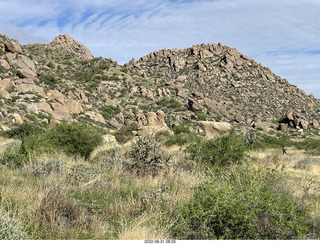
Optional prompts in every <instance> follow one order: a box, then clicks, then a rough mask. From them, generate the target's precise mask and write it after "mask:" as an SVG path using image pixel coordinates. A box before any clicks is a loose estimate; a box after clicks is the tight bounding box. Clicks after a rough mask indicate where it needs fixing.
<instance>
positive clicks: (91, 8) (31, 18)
mask: <svg viewBox="0 0 320 244" xmlns="http://www.w3.org/2000/svg"><path fill="white" fill-rule="evenodd" d="M65 33H68V34H69V35H70V36H72V37H73V38H74V39H76V40H78V41H80V42H81V43H83V44H84V45H85V46H86V47H88V48H89V50H90V51H91V52H92V53H93V55H94V56H96V57H104V58H112V59H113V60H115V61H117V62H118V63H119V64H121V65H122V64H124V63H127V62H129V61H130V60H131V59H132V58H135V59H139V58H140V57H142V56H144V55H147V54H148V53H150V52H153V51H157V50H160V49H163V48H167V49H170V48H178V49H180V48H185V47H191V46H192V45H194V44H201V43H218V42H221V43H222V44H224V45H227V46H229V47H233V48H236V49H237V50H238V51H239V52H241V53H243V54H245V55H247V56H249V57H251V58H253V59H254V60H255V61H257V62H259V63H261V64H262V65H264V66H266V67H269V68H270V69H271V70H272V71H273V72H274V73H275V74H276V75H279V76H281V77H283V78H286V79H287V80H288V81H289V83H291V84H293V85H296V86H298V87H299V88H300V89H302V90H304V91H305V92H306V93H307V94H310V93H313V94H314V95H315V96H316V97H317V98H320V1H319V0H134V1H130V0H41V1H39V0H10V1H9V0H0V34H5V35H7V36H8V37H10V38H15V39H18V40H19V41H20V44H29V43H49V42H51V41H52V40H53V39H54V38H55V37H56V36H58V35H62V34H65Z"/></svg>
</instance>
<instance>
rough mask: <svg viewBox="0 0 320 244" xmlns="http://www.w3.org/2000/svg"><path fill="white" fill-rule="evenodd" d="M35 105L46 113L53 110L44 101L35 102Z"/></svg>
mask: <svg viewBox="0 0 320 244" xmlns="http://www.w3.org/2000/svg"><path fill="white" fill-rule="evenodd" d="M37 107H38V109H39V110H40V111H44V112H46V113H50V114H51V113H52V112H53V110H52V108H51V107H50V105H49V104H48V103H46V102H40V103H37Z"/></svg>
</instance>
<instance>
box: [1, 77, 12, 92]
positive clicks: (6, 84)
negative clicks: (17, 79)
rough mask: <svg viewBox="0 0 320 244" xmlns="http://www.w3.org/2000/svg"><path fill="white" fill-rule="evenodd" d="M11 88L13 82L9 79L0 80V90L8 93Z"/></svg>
mask: <svg viewBox="0 0 320 244" xmlns="http://www.w3.org/2000/svg"><path fill="white" fill-rule="evenodd" d="M12 87H13V81H12V80H9V79H3V80H0V89H2V90H6V91H7V92H8V91H10V90H11V89H12Z"/></svg>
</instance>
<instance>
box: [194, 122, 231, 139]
mask: <svg viewBox="0 0 320 244" xmlns="http://www.w3.org/2000/svg"><path fill="white" fill-rule="evenodd" d="M198 125H199V126H200V127H201V128H202V129H203V131H204V133H205V136H206V138H207V139H212V138H214V137H215V136H217V135H220V134H224V133H228V132H229V131H230V130H231V129H232V126H231V124H229V123H227V122H214V121H198Z"/></svg>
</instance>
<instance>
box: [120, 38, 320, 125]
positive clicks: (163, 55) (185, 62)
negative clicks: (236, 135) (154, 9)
mask: <svg viewBox="0 0 320 244" xmlns="http://www.w3.org/2000/svg"><path fill="white" fill-rule="evenodd" d="M126 67H128V68H129V69H130V70H132V71H135V72H137V73H139V74H141V75H143V76H145V77H146V78H150V79H155V81H156V82H159V83H162V84H165V85H166V86H168V87H174V88H175V89H176V94H177V96H178V97H181V98H185V103H187V102H188V103H189V105H190V106H191V107H192V109H193V110H202V111H204V112H205V113H207V114H211V115H212V116H213V117H214V118H219V117H220V116H223V117H227V118H229V119H232V118H235V119H236V120H238V121H239V122H241V121H244V120H246V121H248V122H251V121H252V120H254V121H259V120H260V121H267V122H272V121H274V120H279V119H280V118H282V117H283V116H285V115H286V114H287V113H290V112H293V113H294V114H296V115H297V117H299V118H300V119H301V120H304V121H313V119H316V120H318V119H319V115H320V114H319V112H320V110H319V109H318V105H319V100H318V99H316V98H315V97H314V96H313V95H312V94H311V95H310V96H309V95H307V94H306V93H305V92H304V91H302V90H300V89H299V88H297V87H296V86H293V85H290V84H289V83H288V81H287V80H286V79H283V78H281V77H279V76H277V75H275V74H274V73H272V72H271V70H270V69H269V68H266V67H263V66H262V65H261V64H258V63H257V62H255V61H254V60H253V59H251V58H249V57H247V56H246V55H244V54H241V53H239V52H238V51H237V50H236V49H235V48H230V47H227V46H224V45H222V44H221V43H219V44H207V45H205V44H201V45H194V46H192V47H191V48H185V49H180V50H178V49H172V50H166V49H163V50H160V51H157V52H153V53H150V54H148V55H146V56H144V57H142V58H140V59H139V60H138V61H136V60H134V59H132V60H131V61H130V62H129V64H126ZM187 100H188V101H187ZM302 124H303V123H302ZM315 124H316V125H317V122H315ZM299 125H300V126H302V127H303V125H301V124H299Z"/></svg>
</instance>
